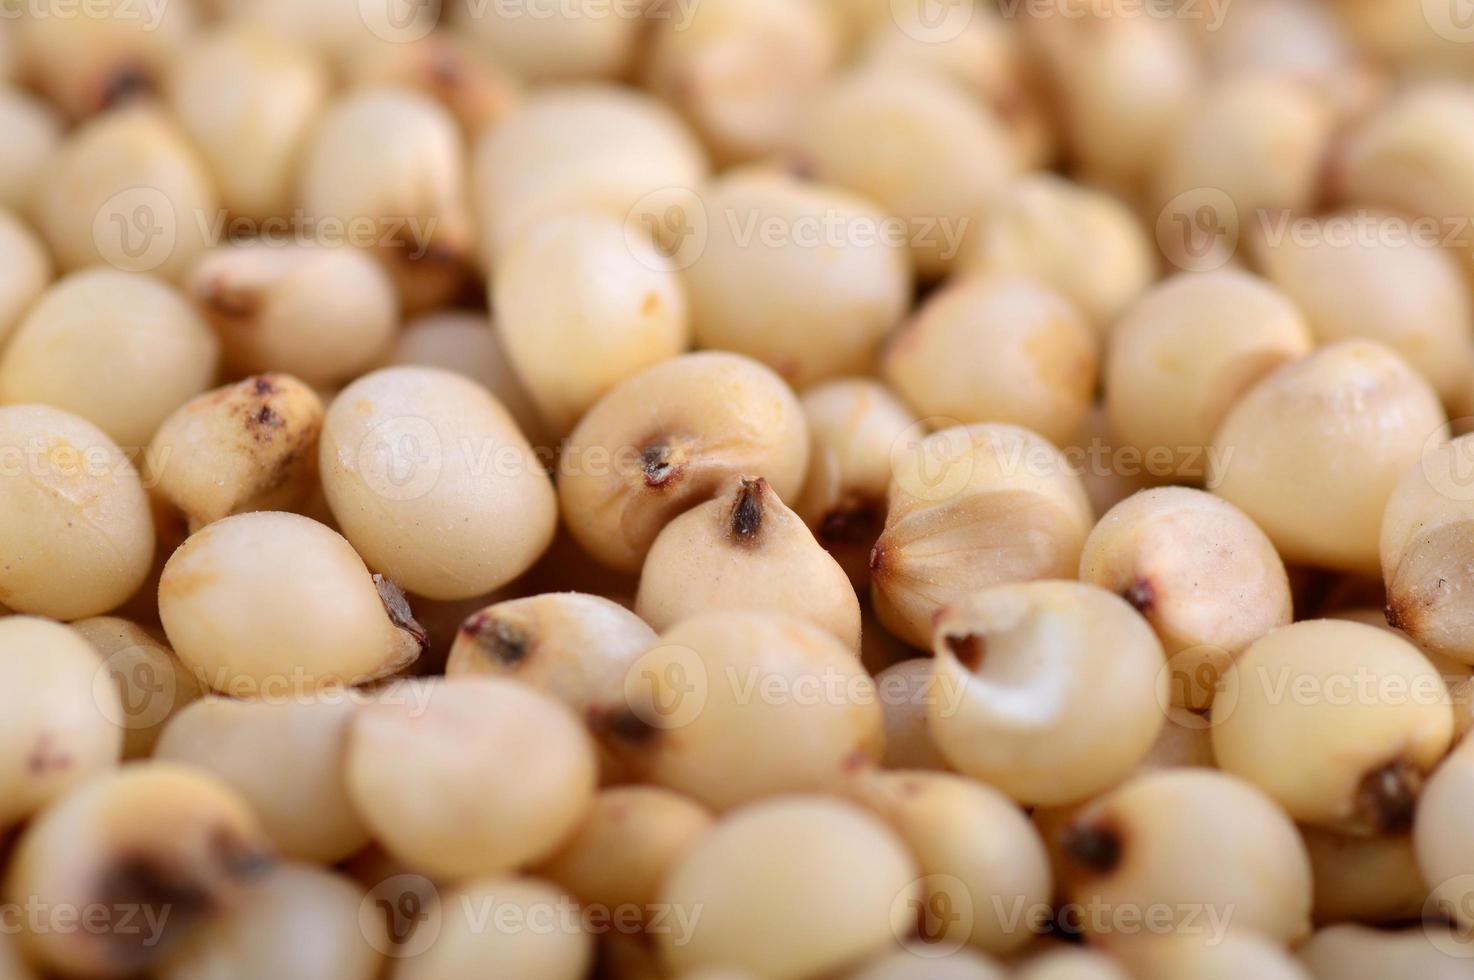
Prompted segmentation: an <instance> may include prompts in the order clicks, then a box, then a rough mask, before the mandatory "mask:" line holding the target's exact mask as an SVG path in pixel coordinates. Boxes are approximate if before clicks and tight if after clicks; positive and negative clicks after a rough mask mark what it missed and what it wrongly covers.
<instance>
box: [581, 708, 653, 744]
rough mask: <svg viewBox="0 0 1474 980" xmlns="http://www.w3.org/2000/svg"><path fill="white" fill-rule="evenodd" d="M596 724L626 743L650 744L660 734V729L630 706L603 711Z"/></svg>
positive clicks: (604, 731)
mask: <svg viewBox="0 0 1474 980" xmlns="http://www.w3.org/2000/svg"><path fill="white" fill-rule="evenodd" d="M596 725H597V727H598V730H599V731H600V732H602V733H603V734H605V735H607V736H609V737H610V738H611V739H613V740H615V741H616V742H622V743H624V744H626V745H649V744H650V743H651V742H653V741H655V739H656V738H657V737H658V736H659V735H660V729H658V728H656V727H655V726H654V725H652V724H650V723H649V722H648V721H646V720H645V719H643V718H641V717H640V716H639V715H638V714H636V713H635V712H633V711H631V710H630V709H628V708H623V709H618V710H614V711H606V712H603V713H601V714H600V715H599V717H598V718H597V719H596Z"/></svg>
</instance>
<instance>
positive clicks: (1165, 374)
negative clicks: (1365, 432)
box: [1104, 269, 1313, 483]
mask: <svg viewBox="0 0 1474 980" xmlns="http://www.w3.org/2000/svg"><path fill="white" fill-rule="evenodd" d="M1312 346H1313V341H1312V338H1311V334H1310V329H1309V328H1308V327H1307V326H1306V325H1305V321H1304V319H1303V318H1302V317H1301V315H1300V312H1299V311H1298V310H1297V309H1296V308H1295V306H1294V304H1292V303H1291V302H1290V301H1289V299H1288V298H1287V297H1285V296H1284V295H1282V294H1281V293H1280V292H1279V291H1278V290H1277V289H1275V288H1274V287H1272V286H1270V285H1269V284H1268V283H1266V282H1264V281H1263V280H1261V279H1259V278H1257V277H1255V276H1252V275H1250V274H1248V273H1245V272H1240V271H1237V270H1234V269H1224V270H1221V271H1218V272H1206V273H1186V274H1179V275H1177V276H1173V277H1172V278H1169V279H1167V280H1164V281H1163V282H1161V283H1160V284H1158V285H1156V286H1154V287H1152V288H1151V289H1148V290H1147V291H1146V292H1145V293H1143V294H1142V295H1141V296H1140V297H1139V298H1138V299H1137V301H1136V302H1135V303H1133V304H1132V305H1131V306H1130V307H1128V308H1127V309H1126V311H1125V312H1124V313H1123V314H1122V315H1121V318H1120V320H1118V321H1117V323H1116V325H1115V326H1114V327H1113V328H1112V330H1111V334H1110V342H1109V344H1108V348H1107V354H1106V361H1105V371H1104V375H1105V377H1104V381H1105V406H1106V414H1107V418H1108V425H1109V427H1110V430H1111V434H1112V437H1113V440H1114V441H1115V443H1116V444H1118V445H1120V446H1130V447H1132V448H1133V449H1134V450H1136V452H1137V453H1139V454H1140V457H1141V459H1142V461H1143V462H1144V464H1145V466H1146V469H1147V474H1146V475H1147V476H1148V477H1149V478H1151V479H1152V482H1156V483H1163V482H1168V481H1170V480H1171V479H1173V478H1177V479H1182V480H1191V481H1194V482H1201V481H1202V480H1203V479H1204V477H1205V476H1206V475H1207V472H1208V465H1207V461H1206V460H1205V459H1204V455H1205V450H1206V447H1208V446H1209V445H1210V444H1211V443H1212V441H1213V433H1214V432H1215V431H1216V430H1217V428H1218V425H1219V423H1220V422H1222V421H1223V417H1224V416H1225V415H1226V414H1227V413H1228V411H1229V410H1230V409H1231V408H1233V406H1234V404H1235V403H1236V402H1237V401H1238V400H1239V399H1240V398H1241V397H1243V395H1244V392H1246V391H1247V390H1248V389H1249V388H1250V387H1252V386H1253V385H1254V383H1255V382H1257V381H1259V380H1260V379H1261V378H1262V377H1264V375H1266V374H1268V373H1270V372H1271V371H1273V370H1274V369H1275V368H1277V367H1279V366H1280V365H1281V364H1283V363H1285V362H1287V361H1290V360H1293V359H1294V358H1297V357H1301V356H1303V355H1305V354H1308V353H1310V350H1311V348H1312Z"/></svg>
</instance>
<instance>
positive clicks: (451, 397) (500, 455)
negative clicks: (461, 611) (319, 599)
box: [319, 367, 558, 599]
mask: <svg viewBox="0 0 1474 980" xmlns="http://www.w3.org/2000/svg"><path fill="white" fill-rule="evenodd" d="M319 469H320V470H321V473H322V483H323V490H324V491H325V492H326V494H327V499H328V503H329V505H331V507H332V509H333V516H334V517H336V518H337V520H338V523H339V524H340V525H341V526H342V528H343V533H344V535H345V536H347V538H348V540H350V541H352V542H353V545H354V547H355V548H357V549H358V551H359V553H360V554H362V555H363V556H364V559H365V560H366V561H367V562H368V563H369V564H370V565H372V566H373V567H374V568H376V569H378V570H379V571H382V572H383V573H384V574H385V575H388V576H389V577H390V578H392V579H393V580H394V581H395V582H396V583H398V584H400V585H401V586H403V587H404V588H406V589H408V590H410V591H411V592H417V593H419V594H421V595H424V596H426V597H427V598H431V599H469V598H471V597H473V596H479V595H485V594H486V593H488V592H490V591H492V590H493V589H497V588H500V587H501V586H502V585H505V584H506V583H507V582H509V581H511V580H512V579H514V578H516V577H517V576H518V575H520V574H522V573H523V572H524V571H526V570H527V568H528V567H529V566H531V565H532V563H533V562H535V561H536V560H537V558H538V556H539V555H541V554H542V553H543V552H544V551H545V550H547V547H548V544H549V542H551V541H552V538H553V531H554V528H555V526H556V524H557V520H558V504H557V498H556V496H555V494H554V492H553V486H552V483H551V482H550V481H549V480H548V475H547V470H546V469H545V468H544V466H543V464H542V462H541V461H539V459H538V458H537V456H536V454H535V453H534V451H533V449H532V446H531V445H529V444H528V442H527V439H526V438H525V437H524V436H523V435H522V433H521V432H519V431H518V430H517V424H516V423H515V422H514V421H513V420H512V417H511V415H509V414H508V413H507V410H506V409H505V408H503V407H502V406H501V405H500V404H499V403H498V402H497V400H496V399H495V398H493V397H492V396H491V394H490V393H489V392H488V391H487V390H486V389H485V388H482V387H481V386H480V385H478V384H476V383H475V382H473V381H470V380H467V379H466V378H464V377H462V376H460V375H458V374H452V373H450V372H449V371H439V370H436V369H434V368H412V367H395V368H384V369H382V370H379V371H375V372H374V373H372V374H368V375H365V376H364V377H362V378H359V379H358V380H357V381H355V382H353V384H351V385H349V386H348V387H347V388H344V389H343V391H342V392H340V393H339V394H338V397H337V398H336V399H334V400H333V404H332V405H331V406H329V408H328V414H327V419H326V420H325V422H324V424H323V432H322V442H321V446H320V455H319Z"/></svg>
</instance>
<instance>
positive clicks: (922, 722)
mask: <svg viewBox="0 0 1474 980" xmlns="http://www.w3.org/2000/svg"><path fill="white" fill-rule="evenodd" d="M932 676H933V674H932V660H931V658H930V657H913V658H912V659H910V660H902V661H901V662H900V663H896V664H892V665H891V666H889V667H887V668H886V669H885V670H882V671H881V672H880V673H878V674H876V675H875V689H876V690H877V691H879V692H880V706H881V709H882V710H883V711H884V712H885V756H884V757H883V758H882V759H881V764H882V765H884V766H885V767H886V768H887V769H935V770H946V769H950V768H951V766H950V765H948V764H947V760H946V759H945V758H943V756H942V753H941V752H940V751H939V750H938V749H937V743H936V740H935V739H933V738H932V734H931V719H930V718H929V717H928V715H929V714H930V712H929V710H928V704H929V702H930V701H931V699H932V697H934V696H935V689H934V688H933V686H932Z"/></svg>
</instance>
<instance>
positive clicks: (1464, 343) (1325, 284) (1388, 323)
mask: <svg viewBox="0 0 1474 980" xmlns="http://www.w3.org/2000/svg"><path fill="white" fill-rule="evenodd" d="M1320 220H1321V223H1320V224H1319V225H1318V227H1317V231H1315V232H1302V233H1301V234H1300V235H1288V236H1285V238H1284V239H1283V240H1280V241H1277V242H1276V243H1275V244H1274V245H1273V247H1268V246H1266V247H1265V248H1263V249H1262V250H1261V256H1262V258H1261V263H1262V265H1263V266H1264V268H1265V271H1266V273H1267V274H1268V275H1269V277H1270V278H1271V279H1273V280H1274V282H1275V284H1276V285H1277V286H1279V287H1280V288H1281V289H1282V290H1284V291H1285V294H1286V295H1287V296H1289V297H1290V298H1291V299H1292V300H1294V301H1295V304H1296V305H1297V306H1299V307H1300V309H1301V310H1303V311H1304V313H1305V319H1306V321H1307V322H1308V323H1309V324H1310V329H1311V331H1312V332H1313V333H1314V334H1315V337H1316V340H1318V341H1319V342H1321V343H1332V342H1334V341H1337V340H1345V339H1347V338H1350V337H1364V338H1366V339H1368V340H1376V341H1380V342H1382V343H1384V344H1386V345H1387V346H1388V347H1390V348H1392V349H1393V350H1394V351H1396V352H1397V353H1398V355H1399V356H1401V357H1402V358H1404V359H1405V360H1406V361H1407V362H1408V364H1410V365H1411V366H1412V367H1414V368H1415V369H1417V371H1418V372H1419V373H1420V374H1421V375H1423V377H1424V378H1426V379H1427V380H1428V383H1429V384H1431V385H1432V386H1433V390H1435V391H1437V392H1438V395H1439V397H1440V398H1442V399H1443V403H1444V404H1445V405H1447V406H1450V411H1453V409H1454V408H1456V407H1458V406H1461V405H1462V404H1463V403H1464V401H1465V399H1467V397H1468V396H1469V394H1470V388H1471V385H1474V302H1471V300H1470V296H1469V286H1468V283H1467V281H1466V280H1465V278H1464V276H1463V273H1462V271H1461V270H1460V269H1459V266H1458V262H1457V260H1456V259H1455V258H1454V256H1453V255H1452V254H1450V253H1449V252H1447V251H1445V250H1444V249H1441V248H1439V247H1437V246H1436V245H1434V244H1431V243H1429V242H1427V241H1423V240H1414V241H1393V240H1390V239H1389V238H1387V237H1383V236H1376V235H1371V236H1362V235H1355V236H1354V240H1352V241H1349V242H1348V241H1344V240H1341V239H1340V238H1339V237H1338V234H1337V232H1336V230H1335V229H1336V228H1337V227H1338V224H1337V223H1338V222H1341V221H1346V222H1355V223H1360V222H1363V221H1376V222H1382V223H1384V224H1386V225H1388V226H1389V227H1390V226H1391V225H1392V224H1393V223H1395V222H1396V221H1398V220H1401V219H1399V218H1397V217H1396V216H1393V215H1390V214H1385V213H1378V212H1371V213H1368V212H1366V211H1364V210H1363V211H1356V212H1348V213H1343V214H1333V215H1329V216H1327V217H1326V218H1324V219H1320ZM1340 227H1350V225H1346V226H1340ZM1305 234H1311V235H1312V236H1313V237H1310V238H1309V240H1305V239H1304V238H1303V236H1304V235H1305Z"/></svg>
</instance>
